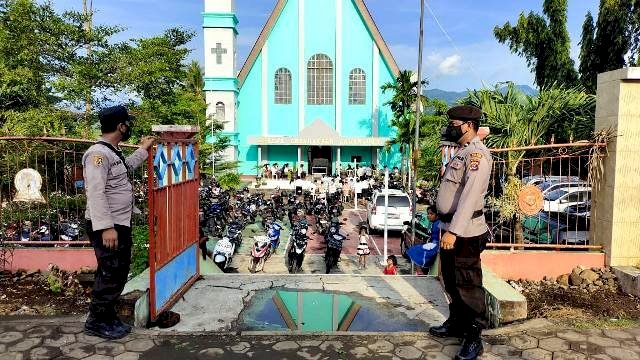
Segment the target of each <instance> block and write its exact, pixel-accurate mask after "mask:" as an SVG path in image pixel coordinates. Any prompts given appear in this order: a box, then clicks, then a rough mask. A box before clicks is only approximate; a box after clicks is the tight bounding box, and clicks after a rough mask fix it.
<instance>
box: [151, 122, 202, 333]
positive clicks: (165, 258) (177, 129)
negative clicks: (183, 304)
mask: <svg viewBox="0 0 640 360" xmlns="http://www.w3.org/2000/svg"><path fill="white" fill-rule="evenodd" d="M153 131H157V132H160V140H159V141H158V142H159V143H160V144H161V145H163V146H166V147H167V149H168V150H169V151H168V157H169V158H168V159H166V166H167V168H166V175H165V176H166V179H167V184H166V185H164V186H156V181H155V180H156V174H155V171H154V157H155V153H156V151H157V150H156V149H157V146H155V147H153V148H152V149H150V150H149V156H148V157H147V174H148V191H149V197H148V199H149V200H148V201H149V219H148V224H149V310H150V319H151V321H155V320H156V319H157V317H158V315H159V314H161V313H162V312H163V311H165V310H168V309H170V308H171V307H172V306H173V305H174V304H175V302H176V301H177V300H178V299H180V297H182V295H183V294H184V293H185V292H186V291H187V290H189V288H190V287H191V286H192V285H193V283H195V282H196V281H197V280H198V278H199V276H200V261H199V259H200V249H199V247H198V246H197V244H198V242H199V240H200V239H199V228H198V226H199V219H198V216H199V213H198V210H199V202H198V199H199V191H198V188H199V185H200V172H199V163H198V161H197V157H198V141H197V140H196V139H193V136H194V135H195V134H197V132H198V128H197V127H193V126H186V127H184V126H171V125H170V126H157V127H156V126H154V127H153ZM172 144H176V145H180V146H181V147H182V150H183V151H182V153H183V154H186V149H187V145H188V144H193V148H194V154H195V163H194V169H193V178H192V179H190V180H189V179H186V175H185V174H186V166H185V165H183V166H182V167H181V172H182V174H181V176H184V177H185V179H186V180H184V181H181V182H179V183H176V184H174V182H173V179H174V173H173V169H172V166H171V163H172V162H173V160H174V159H173V147H174V146H172ZM184 160H185V159H183V161H184ZM176 189H180V190H181V191H179V193H180V194H179V195H184V193H187V194H186V195H187V199H185V198H184V197H183V198H180V199H178V201H177V202H175V204H176V205H177V206H175V205H174V200H173V197H174V196H173V195H175V193H176V192H177V191H176ZM165 193H166V197H167V202H168V203H169V207H170V208H169V209H166V212H167V213H171V212H173V211H175V210H179V209H183V210H184V209H185V208H186V209H187V210H189V206H190V205H191V207H193V204H192V203H190V201H195V212H194V213H193V214H190V215H189V214H187V215H186V216H185V217H182V218H180V220H179V221H180V222H187V223H188V222H193V224H190V226H193V228H190V226H186V227H185V229H187V230H190V231H191V233H190V234H192V235H194V236H193V237H192V238H191V239H186V240H185V239H180V238H177V236H179V235H180V234H179V233H178V231H176V227H175V226H174V227H171V226H167V227H166V228H167V229H169V234H167V236H166V237H165V238H161V237H160V236H158V228H159V226H161V224H162V223H163V222H165V221H166V222H167V225H169V221H171V218H172V216H171V215H170V214H169V215H168V216H166V214H159V213H157V212H158V211H159V210H163V209H162V208H161V207H160V206H157V205H156V202H157V200H158V198H159V197H161V196H162V195H163V194H165ZM180 226H182V225H180ZM160 240H165V241H164V243H163V242H161V241H160ZM167 240H168V241H167ZM176 245H177V246H176ZM193 245H196V255H195V256H196V259H195V266H196V272H195V274H194V275H193V276H191V277H190V278H189V279H188V280H187V281H186V282H185V283H183V284H182V285H181V286H180V288H179V289H178V290H177V291H176V292H175V293H173V294H172V295H171V296H170V297H169V298H168V300H167V301H166V302H165V303H164V304H163V305H162V306H161V307H160V308H159V309H157V310H156V302H157V300H158V299H157V297H156V294H157V292H156V291H157V290H158V287H159V284H156V274H157V273H158V272H159V271H160V270H161V269H162V267H163V266H165V265H167V264H169V263H170V262H171V261H172V260H174V259H175V258H176V257H177V256H179V255H181V254H182V252H184V251H185V250H187V249H188V248H190V247H191V246H193Z"/></svg>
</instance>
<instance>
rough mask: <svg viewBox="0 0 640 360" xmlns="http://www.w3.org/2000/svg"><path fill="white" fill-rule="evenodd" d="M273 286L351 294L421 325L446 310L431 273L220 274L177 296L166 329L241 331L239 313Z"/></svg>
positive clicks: (442, 317)
mask: <svg viewBox="0 0 640 360" xmlns="http://www.w3.org/2000/svg"><path fill="white" fill-rule="evenodd" d="M273 289H287V290H294V291H296V290H299V291H310V290H317V291H321V292H329V293H338V294H347V295H353V296H354V297H356V298H357V299H359V301H362V302H366V303H374V304H379V306H373V309H374V311H385V314H388V316H389V317H397V318H398V321H400V319H402V320H403V321H406V322H407V323H411V324H413V326H415V324H418V325H419V326H421V327H422V328H424V329H426V328H428V327H429V326H430V325H431V324H437V323H441V322H442V321H444V320H445V319H446V317H447V316H448V315H449V309H448V305H447V301H446V299H445V296H444V293H443V291H442V287H441V286H440V283H439V282H438V281H437V280H436V279H435V278H433V277H416V276H354V275H231V274H221V275H210V276H206V277H205V278H204V279H203V280H200V281H198V282H196V283H195V284H194V285H193V287H192V288H191V289H189V291H188V292H187V293H186V294H185V295H184V296H183V297H182V298H181V299H180V300H178V302H177V303H176V304H175V305H174V307H173V308H172V310H173V311H175V312H177V313H179V314H180V316H181V319H180V323H178V324H177V325H176V326H174V327H173V328H171V329H169V330H168V331H177V332H185V331H187V332H191V331H232V332H236V331H240V330H241V329H240V326H239V324H240V323H242V322H243V321H242V320H243V319H242V317H241V313H242V312H243V311H245V310H247V309H248V307H249V305H250V304H251V301H252V299H253V297H254V296H255V295H256V294H257V293H258V292H260V291H265V290H273ZM356 302H358V301H356ZM249 310H250V309H249ZM318 311H323V310H322V309H319V310H318ZM327 316H331V314H330V313H328V314H327Z"/></svg>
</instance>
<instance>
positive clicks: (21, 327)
mask: <svg viewBox="0 0 640 360" xmlns="http://www.w3.org/2000/svg"><path fill="white" fill-rule="evenodd" d="M484 340H485V349H486V351H485V355H484V356H483V359H499V358H503V359H518V358H522V359H640V329H618V330H599V329H587V330H569V329H552V328H549V327H547V328H542V329H540V328H538V329H535V330H525V331H524V332H522V331H521V332H512V333H509V334H507V335H488V336H485V337H484ZM458 348H459V343H458V341H457V340H455V339H436V338H432V337H430V336H427V335H423V334H415V333H402V334H359V335H354V334H349V335H331V336H325V335H322V336H321V335H288V336H283V335H277V334H261V335H258V334H242V335H233V334H217V333H216V334H213V333H212V334H197V335H167V334H166V333H165V334H162V335H161V334H159V333H157V332H153V331H147V330H142V331H136V332H135V333H134V334H132V335H130V336H129V337H127V338H125V339H121V340H118V341H104V340H102V339H99V338H96V337H91V336H86V335H85V334H84V333H83V332H82V323H80V322H78V320H77V319H72V320H69V319H56V320H52V319H44V320H30V321H24V320H21V321H3V322H2V323H0V359H92V360H98V359H118V360H125V359H180V360H187V359H217V358H220V359H314V360H319V359H450V358H452V356H453V355H454V354H455V353H456V352H457V350H458Z"/></svg>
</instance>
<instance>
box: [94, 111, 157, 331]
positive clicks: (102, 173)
mask: <svg viewBox="0 0 640 360" xmlns="http://www.w3.org/2000/svg"><path fill="white" fill-rule="evenodd" d="M99 119H100V126H101V131H102V137H101V138H100V140H99V141H98V142H96V143H95V144H94V145H92V146H91V147H90V148H89V149H88V150H87V151H86V152H85V154H84V156H83V157H82V164H83V169H84V170H83V172H84V183H85V189H86V195H87V210H86V213H85V218H86V219H87V233H88V234H89V239H90V240H91V244H92V246H93V248H94V251H95V254H96V260H97V263H98V268H97V270H96V275H95V283H94V285H93V291H92V293H91V305H90V306H89V316H88V317H87V321H86V322H85V332H87V333H88V334H91V335H95V336H99V337H102V338H105V339H119V338H122V337H124V336H126V335H127V334H128V333H129V332H131V326H129V325H126V324H124V323H123V322H122V321H120V319H119V318H118V316H117V314H116V311H115V305H116V302H117V301H118V297H119V296H120V294H121V293H122V290H123V289H124V285H125V283H126V281H127V276H128V274H129V266H130V264H131V245H132V238H131V215H132V213H133V212H134V209H135V207H134V205H133V186H132V184H131V178H130V176H131V174H132V171H133V170H134V169H135V168H137V167H138V166H140V165H141V164H142V163H143V162H144V161H145V160H146V158H147V152H148V150H149V148H151V147H152V146H153V143H154V142H155V138H154V137H151V136H147V137H143V138H142V140H141V142H140V148H139V149H137V150H136V151H135V152H134V153H133V154H132V155H131V156H129V157H127V158H125V157H124V155H123V154H122V151H121V150H120V148H119V147H118V144H119V143H120V142H121V141H127V140H128V139H129V138H130V137H131V130H132V126H133V120H134V117H133V116H131V115H129V113H128V112H127V109H126V108H125V107H124V106H114V107H110V108H106V109H104V110H102V111H100V113H99ZM135 210H137V209H135Z"/></svg>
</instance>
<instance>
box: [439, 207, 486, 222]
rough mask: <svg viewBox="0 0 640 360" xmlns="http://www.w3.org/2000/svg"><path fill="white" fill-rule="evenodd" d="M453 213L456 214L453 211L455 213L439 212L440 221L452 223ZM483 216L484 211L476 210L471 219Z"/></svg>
mask: <svg viewBox="0 0 640 360" xmlns="http://www.w3.org/2000/svg"><path fill="white" fill-rule="evenodd" d="M453 215H455V213H453V214H438V219H440V221H442V222H443V223H450V222H451V221H452V220H453ZM482 216H484V211H482V210H476V211H474V212H473V214H472V215H471V219H476V218H479V217H482Z"/></svg>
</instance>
